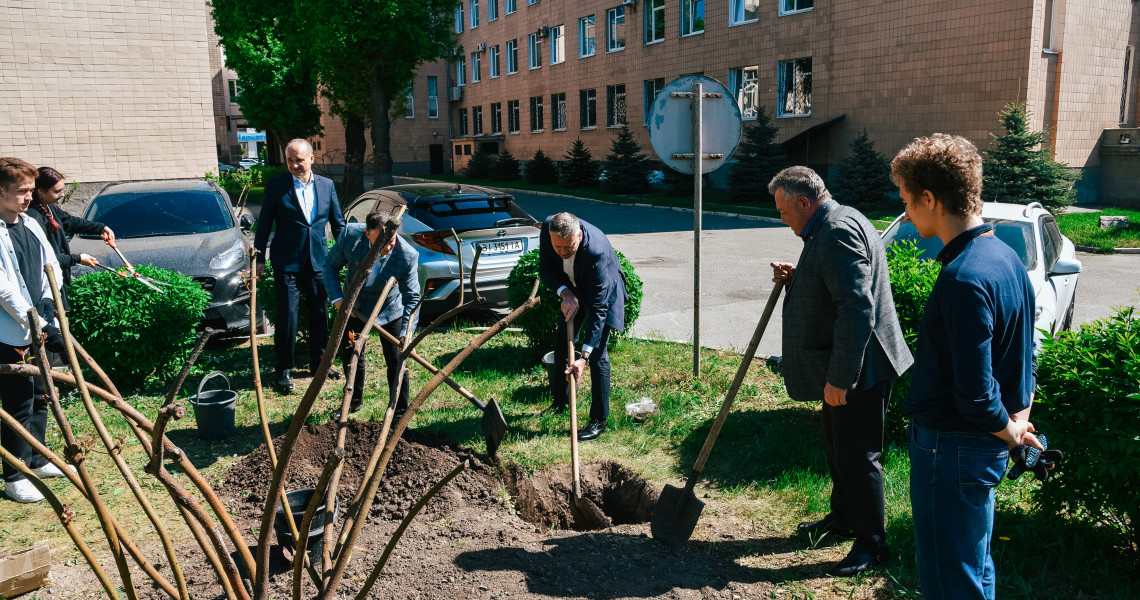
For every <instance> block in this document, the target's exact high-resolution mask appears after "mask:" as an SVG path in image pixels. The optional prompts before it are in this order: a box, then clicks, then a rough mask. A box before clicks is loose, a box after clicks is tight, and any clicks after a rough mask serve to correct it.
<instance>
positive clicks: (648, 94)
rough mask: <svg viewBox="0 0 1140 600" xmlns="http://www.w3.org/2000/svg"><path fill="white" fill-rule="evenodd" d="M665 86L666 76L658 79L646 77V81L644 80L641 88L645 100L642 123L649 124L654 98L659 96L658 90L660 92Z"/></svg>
mask: <svg viewBox="0 0 1140 600" xmlns="http://www.w3.org/2000/svg"><path fill="white" fill-rule="evenodd" d="M664 87H665V78H664V77H658V78H657V79H646V80H645V81H644V82H642V84H641V90H642V94H643V96H644V100H643V101H642V103H641V111H642V117H641V122H642V124H644V125H649V113H650V108H651V107H652V106H653V99H654V98H656V97H657V92H660V91H661V90H662V89H663V88H664Z"/></svg>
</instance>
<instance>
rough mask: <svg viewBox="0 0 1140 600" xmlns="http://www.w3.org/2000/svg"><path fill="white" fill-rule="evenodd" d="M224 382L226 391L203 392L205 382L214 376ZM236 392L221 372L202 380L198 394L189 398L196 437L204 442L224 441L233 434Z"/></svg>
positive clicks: (211, 374) (215, 372)
mask: <svg viewBox="0 0 1140 600" xmlns="http://www.w3.org/2000/svg"><path fill="white" fill-rule="evenodd" d="M219 375H220V376H221V377H222V379H225V380H226V389H224V390H211V391H208V392H203V391H202V388H203V387H204V386H205V385H206V382H207V381H209V380H211V379H213V378H214V377H216V376H219ZM237 397H238V395H237V392H235V391H233V390H231V389H230V379H229V377H226V374H225V373H222V372H221V371H214V372H213V373H210V374H209V375H207V376H205V377H203V378H202V381H201V382H200V383H199V384H198V393H197V394H194V395H193V396H191V397H190V404H193V405H194V420H195V421H197V422H198V437H199V438H202V439H204V440H224V439H226V438H228V437H230V434H232V433H233V432H234V403H235V402H236V401H237Z"/></svg>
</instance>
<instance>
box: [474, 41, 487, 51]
mask: <svg viewBox="0 0 1140 600" xmlns="http://www.w3.org/2000/svg"><path fill="white" fill-rule="evenodd" d="M475 51H476V52H486V51H487V44H486V43H481V44H479V45H478V46H475Z"/></svg>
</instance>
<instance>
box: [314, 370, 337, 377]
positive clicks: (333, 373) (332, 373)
mask: <svg viewBox="0 0 1140 600" xmlns="http://www.w3.org/2000/svg"><path fill="white" fill-rule="evenodd" d="M316 372H317V370H316V369H313V373H316ZM328 378H329V379H334V380H335V379H340V371H337V370H336V369H329V374H328Z"/></svg>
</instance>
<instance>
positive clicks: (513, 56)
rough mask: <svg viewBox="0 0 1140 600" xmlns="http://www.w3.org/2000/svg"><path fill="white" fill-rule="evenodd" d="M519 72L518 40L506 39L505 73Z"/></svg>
mask: <svg viewBox="0 0 1140 600" xmlns="http://www.w3.org/2000/svg"><path fill="white" fill-rule="evenodd" d="M518 72H519V41H518V40H507V75H510V74H512V73H518Z"/></svg>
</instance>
